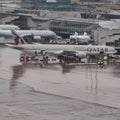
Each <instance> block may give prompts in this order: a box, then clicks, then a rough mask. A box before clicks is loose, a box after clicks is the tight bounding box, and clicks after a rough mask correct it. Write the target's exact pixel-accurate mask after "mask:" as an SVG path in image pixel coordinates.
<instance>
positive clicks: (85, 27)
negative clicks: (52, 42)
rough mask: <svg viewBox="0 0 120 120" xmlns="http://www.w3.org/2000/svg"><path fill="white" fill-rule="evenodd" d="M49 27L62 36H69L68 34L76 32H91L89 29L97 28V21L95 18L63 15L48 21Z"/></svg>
mask: <svg viewBox="0 0 120 120" xmlns="http://www.w3.org/2000/svg"><path fill="white" fill-rule="evenodd" d="M49 27H50V29H51V30H52V31H54V32H55V33H56V34H57V35H60V36H62V37H63V38H69V36H70V35H72V34H74V33H75V32H77V33H78V34H83V33H84V32H86V33H87V34H91V30H94V29H97V28H98V21H97V20H95V19H81V18H70V17H63V18H59V19H56V20H53V21H51V22H50V26H49Z"/></svg>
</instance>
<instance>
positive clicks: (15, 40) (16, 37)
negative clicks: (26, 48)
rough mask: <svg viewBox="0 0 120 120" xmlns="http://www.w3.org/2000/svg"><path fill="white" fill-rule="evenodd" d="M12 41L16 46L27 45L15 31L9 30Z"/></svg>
mask: <svg viewBox="0 0 120 120" xmlns="http://www.w3.org/2000/svg"><path fill="white" fill-rule="evenodd" d="M11 32H12V35H13V39H14V42H15V44H16V45H18V44H27V42H26V41H25V40H24V39H23V37H22V36H20V35H18V33H17V32H16V31H15V30H11Z"/></svg>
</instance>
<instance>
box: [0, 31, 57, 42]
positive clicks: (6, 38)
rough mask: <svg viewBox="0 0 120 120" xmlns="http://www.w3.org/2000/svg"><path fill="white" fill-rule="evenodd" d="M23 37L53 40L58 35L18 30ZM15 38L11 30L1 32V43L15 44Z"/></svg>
mask: <svg viewBox="0 0 120 120" xmlns="http://www.w3.org/2000/svg"><path fill="white" fill-rule="evenodd" d="M16 32H17V33H18V34H19V35H21V36H31V35H32V37H33V40H40V39H41V38H53V37H55V36H56V33H54V32H53V31H50V30H16ZM12 38H13V36H12V33H11V30H0V43H13V40H12Z"/></svg>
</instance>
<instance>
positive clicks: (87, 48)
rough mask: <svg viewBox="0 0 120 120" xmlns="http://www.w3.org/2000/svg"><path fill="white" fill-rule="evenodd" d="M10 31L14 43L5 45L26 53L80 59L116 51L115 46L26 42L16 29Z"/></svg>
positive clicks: (64, 58)
mask: <svg viewBox="0 0 120 120" xmlns="http://www.w3.org/2000/svg"><path fill="white" fill-rule="evenodd" d="M11 33H12V34H13V36H14V42H15V44H14V45H13V44H6V45H7V46H9V47H11V48H14V49H17V50H21V51H23V52H26V53H33V54H41V55H46V54H47V55H53V56H57V58H58V59H60V60H61V59H62V60H66V59H67V60H72V59H81V58H85V57H86V56H87V55H99V54H100V53H104V54H107V55H110V54H114V53H116V50H115V48H113V47H109V46H105V45H58V44H39V43H35V44H27V42H26V41H25V40H24V39H23V37H21V36H20V35H18V33H17V32H16V31H13V30H12V31H11Z"/></svg>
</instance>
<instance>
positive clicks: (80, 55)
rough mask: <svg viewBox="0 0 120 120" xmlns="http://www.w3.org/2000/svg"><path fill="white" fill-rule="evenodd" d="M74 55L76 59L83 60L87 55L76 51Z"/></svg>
mask: <svg viewBox="0 0 120 120" xmlns="http://www.w3.org/2000/svg"><path fill="white" fill-rule="evenodd" d="M75 55H76V57H78V58H85V57H86V56H87V55H86V53H85V52H82V51H77V52H76V53H75Z"/></svg>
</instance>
